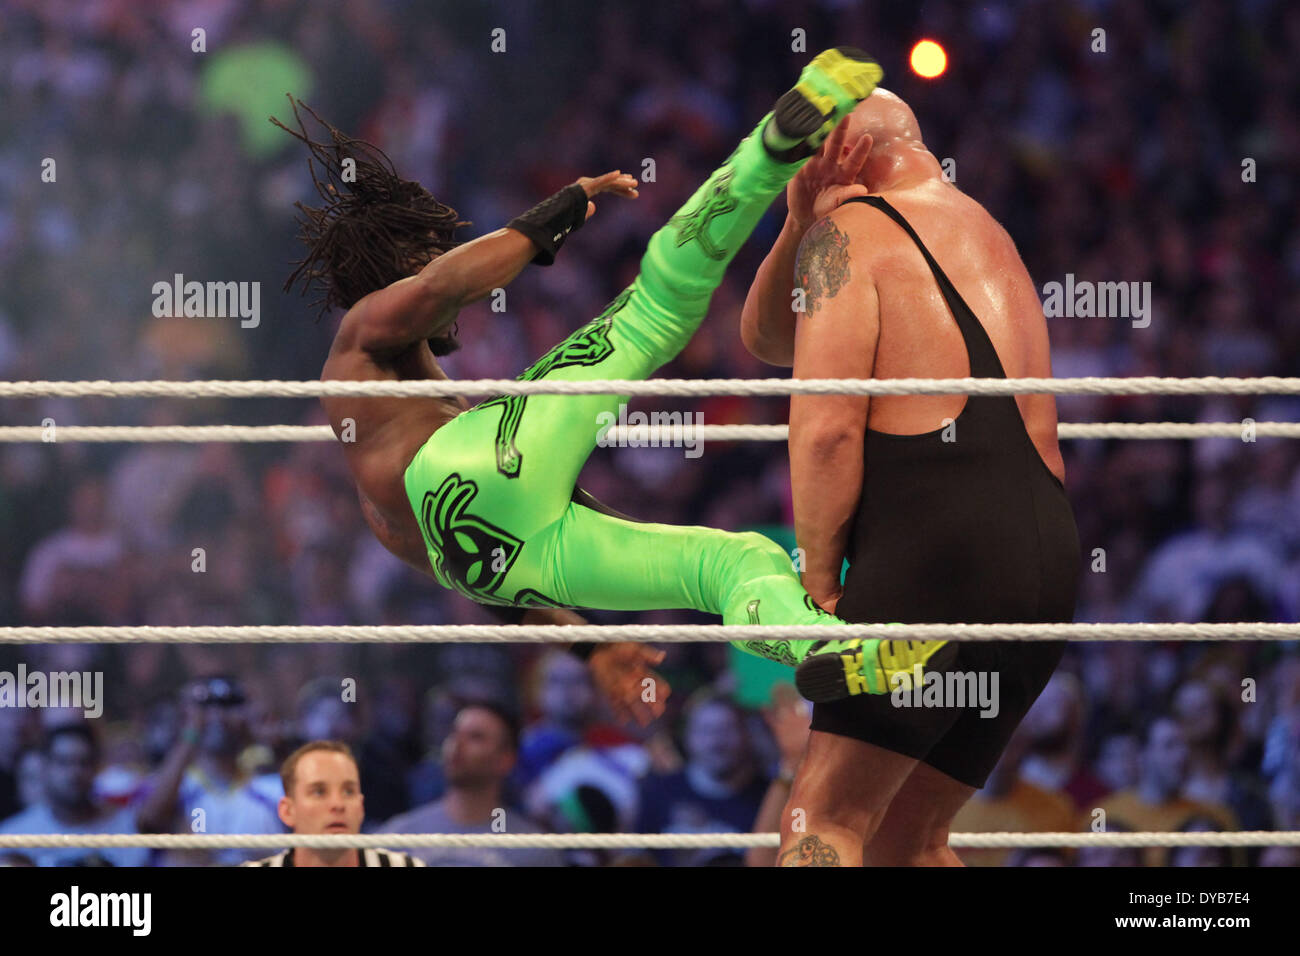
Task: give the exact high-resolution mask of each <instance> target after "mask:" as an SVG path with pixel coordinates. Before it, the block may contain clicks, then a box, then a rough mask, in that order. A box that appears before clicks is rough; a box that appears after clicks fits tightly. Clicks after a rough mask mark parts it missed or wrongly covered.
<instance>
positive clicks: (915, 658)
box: [794, 638, 957, 704]
mask: <svg viewBox="0 0 1300 956" xmlns="http://www.w3.org/2000/svg"><path fill="white" fill-rule="evenodd" d="M956 656H957V645H956V644H954V643H952V642H951V641H885V640H880V639H879V638H870V639H867V640H862V639H857V640H850V641H819V642H818V646H816V647H814V648H812V649H810V650H808V651H807V652H806V653H805V654H804V655H803V660H802V662H801V663H800V664H799V666H798V667H797V668H796V669H795V672H794V683H795V687H797V688H798V689H799V693H800V694H802V695H803V696H804V697H806V698H807V699H808V700H810V701H812V702H813V703H815V704H829V703H831V702H833V701H837V700H843V699H845V698H846V697H856V696H858V695H859V694H890V693H893V692H894V691H895V690H897V689H900V688H901V689H903V690H910V689H911V688H912V686H913V685H914V684H915V683H917V681H918V680H920V679H923V678H924V676H925V673H926V671H927V670H931V671H933V670H938V669H940V668H945V667H948V666H950V665H951V664H952V662H953V660H954V659H955V658H956Z"/></svg>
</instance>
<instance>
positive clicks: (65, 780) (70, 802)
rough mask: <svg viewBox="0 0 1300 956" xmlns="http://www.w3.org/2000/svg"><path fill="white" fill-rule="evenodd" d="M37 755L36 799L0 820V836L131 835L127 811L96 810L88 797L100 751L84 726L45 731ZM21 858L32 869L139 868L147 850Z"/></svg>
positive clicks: (53, 850)
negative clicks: (32, 865) (40, 758)
mask: <svg viewBox="0 0 1300 956" xmlns="http://www.w3.org/2000/svg"><path fill="white" fill-rule="evenodd" d="M42 756H43V758H44V759H43V761H42V763H41V783H42V786H41V795H40V797H39V798H38V799H37V800H36V802H34V803H32V804H31V805H30V806H28V807H27V809H26V810H23V811H22V812H20V813H18V814H16V815H14V816H12V817H9V818H8V819H7V820H4V821H2V822H0V833H12V834H17V833H135V832H136V826H135V817H134V814H132V813H131V811H130V810H127V809H124V808H119V807H104V806H101V805H99V804H98V803H96V801H95V799H94V797H93V796H92V791H93V787H94V783H95V773H96V771H97V770H98V769H99V757H100V752H99V743H98V741H97V740H96V739H95V735H94V733H93V732H92V731H91V729H90V727H89V726H88V725H86V724H66V725H63V726H61V727H55V728H53V729H52V730H50V731H48V732H47V734H46V736H45V743H44V745H43V746H42ZM21 855H22V856H25V857H27V858H28V859H30V860H32V861H33V862H35V863H36V865H37V866H143V865H144V864H145V863H146V862H147V861H148V858H149V851H148V850H146V849H142V848H117V849H105V850H88V849H85V848H83V847H33V848H31V849H27V850H23V851H22V854H21Z"/></svg>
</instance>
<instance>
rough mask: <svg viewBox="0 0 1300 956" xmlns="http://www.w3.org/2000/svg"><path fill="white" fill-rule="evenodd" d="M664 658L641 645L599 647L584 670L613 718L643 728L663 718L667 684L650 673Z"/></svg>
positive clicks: (653, 650) (604, 645) (656, 675)
mask: <svg viewBox="0 0 1300 956" xmlns="http://www.w3.org/2000/svg"><path fill="white" fill-rule="evenodd" d="M663 659H664V652H663V651H659V650H655V649H654V648H652V647H647V646H646V645H644V644H637V643H620V644H602V645H601V646H600V647H598V648H596V650H595V651H593V652H592V654H591V657H590V659H588V661H587V668H588V669H589V670H590V671H591V679H592V682H593V683H594V684H595V685H596V687H597V688H599V690H600V691H601V692H602V693H603V694H604V695H605V698H606V699H607V700H608V701H609V703H610V707H611V708H612V709H613V711H614V716H615V717H616V718H617V719H619V720H624V721H625V720H635V721H636V722H637V723H638V724H640V725H641V726H642V727H645V726H646V725H648V724H649V723H650V721H652V720H654V719H655V718H656V717H660V716H662V715H663V712H664V702H665V701H666V700H668V695H669V694H670V693H672V688H671V687H669V686H668V682H667V681H666V680H664V679H663V678H662V677H660V676H659V675H658V674H656V673H655V672H654V670H652V668H653V666H654V665H655V664H659V663H662V662H663ZM646 681H649V682H650V683H649V684H647V683H646Z"/></svg>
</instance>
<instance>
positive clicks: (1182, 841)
mask: <svg viewBox="0 0 1300 956" xmlns="http://www.w3.org/2000/svg"><path fill="white" fill-rule="evenodd" d="M948 842H949V844H950V845H951V846H954V847H965V848H971V849H975V848H982V849H983V848H998V849H1000V848H1008V847H1083V846H1104V847H1176V846H1221V847H1236V846H1300V831H1280V830H1279V831H1270V830H1244V831H1241V832H1235V833H1221V832H1219V833H1216V832H1201V831H1198V832H1193V833H1168V832H1144V833H1068V832H1052V833H953V834H951V835H950V837H949V841H948ZM780 843H781V837H780V835H779V834H776V833H362V834H320V835H316V834H312V835H307V834H294V833H282V834H275V833H258V834H243V833H230V834H222V833H201V834H198V833H196V834H191V833H146V834H135V833H111V834H110V833H103V834H92V833H32V834H3V835H0V849H3V848H10V849H29V848H33V847H87V848H92V849H120V848H127V847H148V848H152V849H162V850H212V849H246V850H282V849H285V848H287V847H309V848H311V849H341V848H348V847H357V848H358V849H379V848H387V847H411V848H414V849H429V848H435V847H491V848H493V849H518V850H522V849H558V850H565V849H582V850H587V849H591V850H596V849H603V850H614V849H630V848H638V847H644V848H647V849H660V850H678V849H698V848H705V847H730V848H736V849H743V848H747V847H775V846H780Z"/></svg>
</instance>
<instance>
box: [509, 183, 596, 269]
mask: <svg viewBox="0 0 1300 956" xmlns="http://www.w3.org/2000/svg"><path fill="white" fill-rule="evenodd" d="M586 221H587V191H586V190H585V189H583V188H582V187H581V186H579V185H578V184H577V183H574V184H573V185H571V186H565V187H564V188H563V189H561V190H560V191H559V192H558V193H556V194H555V195H554V196H551V197H550V198H549V199H543V200H542V201H541V202H539V203H538V204H537V205H536V206H534V207H533V208H532V209H530V210H528V212H526V213H524V214H523V215H522V216H517V217H515V218H514V219H511V220H510V221H509V222H508V223H506V226H507V227H508V228H510V229H514V230H516V231H518V232H522V233H523V234H524V235H525V236H527V237H528V238H529V239H531V240H532V241H533V245H535V246H537V248H538V250H539V251H538V253H537V255H535V256H533V262H534V263H536V264H537V265H539V266H549V265H550V264H551V263H552V262H554V261H555V254H556V253H557V252H559V251H560V246H562V245H564V238H565V237H566V236H567V235H568V234H569V233H571V232H573V230H575V229H578V228H580V227H581V226H582V224H583V223H584V222H586Z"/></svg>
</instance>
